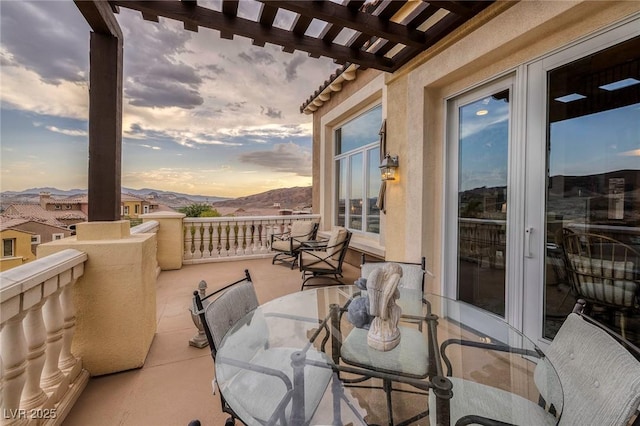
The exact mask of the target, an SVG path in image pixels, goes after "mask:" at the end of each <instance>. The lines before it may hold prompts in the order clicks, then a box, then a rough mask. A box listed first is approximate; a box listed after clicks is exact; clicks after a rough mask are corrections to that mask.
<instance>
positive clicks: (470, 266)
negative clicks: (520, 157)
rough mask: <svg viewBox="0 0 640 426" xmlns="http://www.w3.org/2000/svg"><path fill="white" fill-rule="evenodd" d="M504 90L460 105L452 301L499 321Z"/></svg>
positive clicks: (506, 128)
mask: <svg viewBox="0 0 640 426" xmlns="http://www.w3.org/2000/svg"><path fill="white" fill-rule="evenodd" d="M509 93H510V91H509V90H508V89H507V90H501V91H498V92H495V93H492V94H490V95H487V96H484V97H482V98H481V99H477V100H475V101H473V102H470V103H466V104H463V105H460V106H459V107H458V109H457V117H458V129H457V134H458V144H457V145H458V146H457V152H458V155H457V159H458V165H457V166H458V179H457V181H458V187H457V216H458V220H457V259H456V261H457V292H458V294H457V296H458V299H459V300H462V301H465V302H468V303H471V304H473V305H475V306H478V307H480V308H482V309H485V310H487V311H490V312H493V313H495V314H497V315H500V316H502V317H504V316H505V282H506V250H507V239H506V232H507V220H506V219H507V192H508V191H507V180H508V163H509V156H508V151H509V135H510V124H509V123H510V103H509Z"/></svg>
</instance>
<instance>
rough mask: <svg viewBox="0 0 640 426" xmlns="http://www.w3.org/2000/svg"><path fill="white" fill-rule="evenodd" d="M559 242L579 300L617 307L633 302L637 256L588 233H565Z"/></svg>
mask: <svg viewBox="0 0 640 426" xmlns="http://www.w3.org/2000/svg"><path fill="white" fill-rule="evenodd" d="M563 243H564V244H563V247H564V251H565V261H566V265H567V272H568V276H569V279H570V280H571V284H572V285H573V287H574V289H575V291H576V292H577V293H578V295H579V297H582V298H585V299H587V300H589V301H591V302H594V303H600V304H604V305H609V306H614V307H621V308H630V307H633V306H634V305H635V304H636V303H637V297H638V294H639V293H640V291H639V289H640V276H639V274H640V272H638V271H639V270H640V253H638V252H637V251H635V250H634V249H633V248H631V247H629V246H627V245H626V244H623V243H621V242H619V241H617V240H614V239H612V238H608V237H605V236H602V235H596V234H589V233H565V234H564V237H563Z"/></svg>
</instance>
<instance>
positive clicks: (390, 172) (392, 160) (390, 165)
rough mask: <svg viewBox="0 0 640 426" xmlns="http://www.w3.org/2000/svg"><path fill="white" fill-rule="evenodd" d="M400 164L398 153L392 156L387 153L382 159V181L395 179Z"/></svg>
mask: <svg viewBox="0 0 640 426" xmlns="http://www.w3.org/2000/svg"><path fill="white" fill-rule="evenodd" d="M398 165H399V164H398V156H397V155H396V156H394V157H392V156H390V155H389V154H387V155H386V156H385V157H384V159H383V160H382V163H380V175H381V178H382V181H387V180H395V179H396V169H397V168H398Z"/></svg>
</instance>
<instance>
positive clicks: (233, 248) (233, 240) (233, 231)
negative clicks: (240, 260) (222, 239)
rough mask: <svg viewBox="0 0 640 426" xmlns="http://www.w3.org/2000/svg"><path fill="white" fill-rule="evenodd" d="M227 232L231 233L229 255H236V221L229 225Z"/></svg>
mask: <svg viewBox="0 0 640 426" xmlns="http://www.w3.org/2000/svg"><path fill="white" fill-rule="evenodd" d="M229 228H230V229H229V232H230V234H231V237H230V239H231V244H230V246H231V256H237V255H238V246H239V244H238V224H237V222H236V223H232V224H231V226H230V227H229Z"/></svg>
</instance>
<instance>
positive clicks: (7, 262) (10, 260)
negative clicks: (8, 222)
mask: <svg viewBox="0 0 640 426" xmlns="http://www.w3.org/2000/svg"><path fill="white" fill-rule="evenodd" d="M0 237H1V238H0V239H15V240H16V241H15V245H14V249H13V250H14V256H13V257H3V258H1V259H0V271H6V270H8V269H11V268H15V267H16V266H20V265H22V264H24V263H27V262H30V261H32V260H34V259H35V258H36V257H35V255H34V254H33V253H32V252H31V234H30V233H28V232H23V231H18V230H15V229H4V230H2V231H1V232H0Z"/></svg>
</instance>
